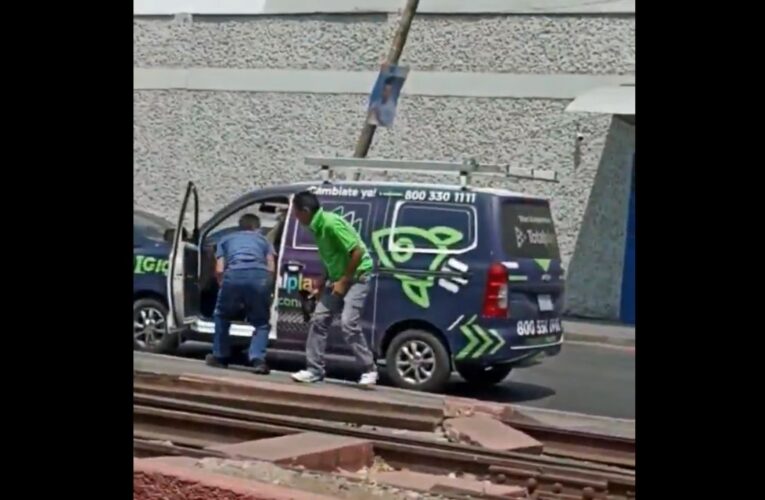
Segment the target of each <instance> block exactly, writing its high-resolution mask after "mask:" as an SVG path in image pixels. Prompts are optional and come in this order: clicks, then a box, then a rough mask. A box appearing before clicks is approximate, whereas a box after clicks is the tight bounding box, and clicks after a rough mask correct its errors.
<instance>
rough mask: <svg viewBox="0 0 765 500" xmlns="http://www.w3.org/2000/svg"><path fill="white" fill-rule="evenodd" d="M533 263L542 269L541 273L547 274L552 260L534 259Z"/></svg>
mask: <svg viewBox="0 0 765 500" xmlns="http://www.w3.org/2000/svg"><path fill="white" fill-rule="evenodd" d="M534 262H536V263H537V265H538V266H539V267H541V268H542V271H544V272H547V271H549V270H550V263H551V262H552V260H550V259H534Z"/></svg>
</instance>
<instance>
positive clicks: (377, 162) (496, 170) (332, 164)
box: [305, 156, 558, 189]
mask: <svg viewBox="0 0 765 500" xmlns="http://www.w3.org/2000/svg"><path fill="white" fill-rule="evenodd" d="M305 164H306V165H313V166H318V167H321V175H322V181H323V182H324V183H325V184H328V183H330V182H332V178H333V177H334V172H335V170H338V169H355V170H356V171H357V172H358V174H360V173H361V172H362V171H364V170H383V171H385V172H387V171H389V170H397V171H405V172H416V173H428V174H433V173H448V174H457V175H459V179H460V187H461V188H462V189H467V187H468V182H469V178H470V176H473V175H479V176H480V175H484V176H496V177H504V178H514V179H530V180H535V181H547V182H558V176H557V174H556V172H555V171H553V170H538V169H533V168H514V167H510V166H509V165H481V164H479V163H478V162H477V161H476V160H474V159H469V160H465V161H464V162H462V163H459V162H448V161H421V160H418V161H415V160H386V159H378V158H342V157H337V158H333V157H318V156H308V157H306V158H305ZM358 178H359V176H357V177H356V179H357V180H358Z"/></svg>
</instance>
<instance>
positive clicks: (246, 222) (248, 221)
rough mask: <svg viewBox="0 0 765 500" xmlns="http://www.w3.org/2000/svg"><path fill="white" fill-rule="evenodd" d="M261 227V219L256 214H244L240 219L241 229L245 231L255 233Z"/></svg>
mask: <svg viewBox="0 0 765 500" xmlns="http://www.w3.org/2000/svg"><path fill="white" fill-rule="evenodd" d="M259 227H260V217H258V216H257V215H255V214H244V215H243V216H241V217H239V229H241V230H243V231H255V230H256V229H258V228H259Z"/></svg>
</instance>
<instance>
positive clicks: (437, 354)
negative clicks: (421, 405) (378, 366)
mask: <svg viewBox="0 0 765 500" xmlns="http://www.w3.org/2000/svg"><path fill="white" fill-rule="evenodd" d="M385 364H386V370H387V374H388V376H389V377H390V379H391V381H392V382H393V383H394V384H395V385H396V386H398V387H402V388H404V389H414V390H418V391H428V392H440V391H441V390H443V389H444V388H445V387H446V383H447V382H448V381H449V376H450V375H451V372H452V368H451V363H450V361H449V352H448V351H447V350H446V347H445V346H444V343H443V342H442V341H441V339H439V338H438V337H437V336H436V335H434V334H432V333H430V332H426V331H424V330H406V331H403V332H401V333H399V334H398V335H396V336H395V337H394V338H393V340H392V341H391V343H390V345H389V346H388V350H387V351H386V355H385Z"/></svg>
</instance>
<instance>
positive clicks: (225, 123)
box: [134, 13, 635, 316]
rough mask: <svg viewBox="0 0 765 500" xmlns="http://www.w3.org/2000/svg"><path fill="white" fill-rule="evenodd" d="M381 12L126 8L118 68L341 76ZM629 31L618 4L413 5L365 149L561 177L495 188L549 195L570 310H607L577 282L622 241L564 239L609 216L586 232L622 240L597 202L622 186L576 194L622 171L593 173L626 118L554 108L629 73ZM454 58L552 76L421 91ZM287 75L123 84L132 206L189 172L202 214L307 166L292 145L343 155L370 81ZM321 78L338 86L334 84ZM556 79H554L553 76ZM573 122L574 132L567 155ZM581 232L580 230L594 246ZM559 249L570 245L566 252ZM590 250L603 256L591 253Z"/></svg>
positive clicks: (167, 200) (608, 206) (167, 208)
mask: <svg viewBox="0 0 765 500" xmlns="http://www.w3.org/2000/svg"><path fill="white" fill-rule="evenodd" d="M397 19H398V15H397V14H395V13H391V14H385V13H374V14H365V15H321V16H318V15H312V16H249V17H204V16H201V17H200V16H196V17H194V18H193V22H190V23H189V22H179V21H174V20H172V19H171V18H167V17H156V18H145V17H144V18H140V17H139V18H136V19H135V20H134V66H135V68H136V74H138V73H139V70H142V69H146V68H155V69H157V70H159V69H168V68H193V69H194V71H202V70H203V69H204V68H220V69H221V71H220V72H218V73H216V74H217V75H218V76H217V77H215V78H217V79H218V80H228V79H229V78H233V77H234V76H235V73H234V70H242V69H252V70H256V69H283V70H345V71H347V72H349V73H346V74H345V75H346V77H345V79H351V78H352V77H353V76H354V75H357V73H356V72H359V71H370V70H374V69H375V68H376V67H377V66H378V64H379V62H380V60H381V59H382V57H383V55H384V53H385V52H386V51H387V46H388V44H389V42H390V38H391V36H392V32H393V29H394V28H395V23H396V22H397ZM634 30H635V23H634V16H621V15H616V16H613V15H610V16H597V15H591V16H584V17H583V16H560V15H554V16H552V15H522V16H506V15H474V16H449V15H420V16H418V17H417V18H416V20H415V22H414V24H413V27H412V32H411V34H410V37H409V41H408V44H407V48H406V50H405V52H404V54H405V55H404V58H403V61H402V62H404V63H406V64H408V65H410V66H411V67H412V68H413V71H414V73H413V76H412V82H411V83H412V84H413V87H412V90H413V91H412V92H410V93H408V94H407V95H406V97H405V98H403V99H402V100H401V101H400V107H399V114H398V116H397V119H396V120H397V122H396V126H395V128H394V129H393V130H391V131H388V130H380V131H378V133H377V135H376V137H375V141H374V143H373V145H372V149H371V152H370V156H376V157H378V156H379V157H390V158H410V159H456V158H462V157H464V156H474V157H476V158H477V159H478V160H479V161H484V162H491V163H497V162H509V163H511V164H513V165H516V166H523V167H535V168H546V169H554V170H556V171H557V172H558V174H559V176H560V179H561V182H560V183H559V184H557V185H551V184H546V183H537V182H521V183H509V184H506V186H507V187H511V188H515V189H522V190H526V191H530V192H532V193H537V194H544V195H547V196H550V197H552V200H553V208H554V214H555V218H556V223H557V226H558V232H559V237H560V243H561V248H562V253H563V258H564V261H565V262H566V264H569V263H570V264H571V266H572V267H571V269H570V276H571V278H572V280H573V281H572V282H571V286H570V288H569V300H570V304H571V305H572V310H573V311H574V312H579V311H582V312H585V311H599V313H598V314H605V315H606V316H608V315H610V316H615V315H614V314H613V307H612V306H611V305H610V304H612V303H615V304H616V305H617V312H618V295H616V296H615V297H614V291H613V288H614V287H613V286H611V285H609V286H608V287H605V288H603V287H602V286H601V285H602V281H603V279H605V278H603V279H601V280H599V281H598V282H597V283H593V282H590V281H589V280H587V279H586V277H587V276H589V275H590V274H592V273H601V274H608V275H609V276H612V275H613V276H617V275H618V278H619V280H620V279H621V260H622V258H623V251H622V253H621V254H618V252H617V251H616V250H614V251H613V252H607V254H606V255H604V254H597V252H595V253H593V250H592V248H590V247H587V246H586V245H584V246H582V245H579V246H577V238H578V237H579V236H580V228H582V227H590V226H593V227H594V226H599V225H600V226H602V225H603V224H611V226H609V228H610V229H608V230H607V231H605V232H602V233H598V235H597V237H596V238H597V239H596V241H598V240H602V239H603V238H605V239H606V240H608V241H606V242H605V243H604V245H606V244H607V245H618V244H620V243H619V242H617V241H616V240H615V239H614V240H613V241H610V239H613V238H616V239H618V237H619V235H621V245H622V249H623V234H624V228H623V227H621V228H619V227H617V226H623V225H624V219H622V220H621V221H617V220H616V219H615V218H612V219H608V218H602V217H600V216H599V215H597V214H601V213H609V214H613V213H617V212H618V211H619V210H621V209H622V208H623V207H624V206H626V198H624V199H621V198H619V196H621V193H622V192H625V193H627V192H628V187H626V188H624V189H621V188H620V189H619V190H617V191H618V192H619V196H615V193H616V191H608V190H606V189H602V188H601V189H599V190H595V191H593V197H592V198H591V197H590V192H591V189H592V188H593V186H594V185H595V186H596V187H597V182H595V180H596V174H597V178H598V179H600V178H601V177H603V176H605V177H603V178H610V179H611V180H610V181H609V182H611V181H613V182H622V181H623V176H616V177H614V176H613V175H612V174H609V173H606V172H607V171H608V170H609V165H610V163H611V162H612V161H613V160H612V157H619V155H620V154H621V149H623V146H618V147H616V146H615V147H613V148H611V147H607V146H606V144H607V139H608V141H609V142H610V141H616V142H617V143H619V144H628V143H629V142H630V140H631V139H630V137H631V135H630V134H632V131H630V130H623V129H621V128H617V127H612V126H611V118H610V117H608V116H601V115H572V114H564V112H563V111H564V109H565V106H566V105H567V104H568V102H570V100H571V99H572V98H573V97H575V95H576V94H577V93H578V92H580V91H581V88H574V87H575V85H574V84H573V83H571V82H575V81H578V82H580V83H581V81H582V78H586V75H595V77H597V78H601V79H608V78H613V77H614V76H619V77H620V78H621V77H624V76H625V75H627V77H629V75H631V73H632V71H633V63H632V61H634V51H635V47H634ZM425 71H432V72H438V73H434V74H435V75H436V76H435V77H434V80H433V81H434V82H436V83H429V84H422V83H420V81H419V80H418V81H417V82H418V85H414V84H415V75H417V74H418V73H421V72H425ZM463 72H481V73H494V74H507V75H508V77H512V76H514V75H529V74H531V75H536V76H534V78H536V79H540V81H542V82H544V81H545V79H548V80H549V81H550V82H553V83H551V84H550V85H548V87H551V88H553V87H554V88H553V89H552V90H550V89H548V90H546V91H545V92H541V93H539V94H533V95H534V96H535V97H537V96H539V97H542V98H535V99H529V98H513V97H514V96H516V95H517V96H528V95H529V94H528V92H527V93H523V92H521V89H520V87H518V86H512V85H511V88H510V90H508V89H506V88H499V87H500V86H501V85H503V84H502V83H501V82H503V81H504V80H502V79H501V78H495V79H493V80H491V82H494V81H496V84H495V83H491V82H490V83H489V84H487V85H486V86H488V87H491V86H492V85H494V86H496V87H497V88H496V89H493V90H492V89H490V88H487V89H482V90H481V91H480V92H475V91H474V90H475V89H474V85H472V84H464V83H463V84H459V85H451V86H449V85H447V87H448V88H450V89H453V90H450V91H448V92H440V93H439V92H435V95H437V97H436V96H434V95H433V94H434V93H433V92H428V91H427V89H424V88H422V87H427V86H433V85H437V82H439V81H442V80H443V81H446V80H449V78H452V79H453V78H456V77H459V76H461V75H462V73H463ZM144 73H145V72H144ZM159 73H161V72H159ZM455 73H457V74H455ZM226 75H229V76H226ZM257 75H260V76H257ZM257 75H256V76H254V77H252V78H251V79H254V80H255V81H254V83H253V82H250V83H248V84H247V85H252V87H247V86H246V85H245V86H244V87H242V88H237V89H236V90H242V89H244V90H247V89H248V88H252V89H256V88H260V87H258V86H259V85H262V84H263V82H262V81H261V80H262V78H264V77H263V76H262V75H261V73H257ZM288 75H293V76H292V77H291V81H292V84H291V87H292V88H291V90H290V91H289V92H262V91H231V90H224V91H221V90H211V89H214V88H225V85H223V87H220V86H216V85H217V84H213V83H210V82H211V78H212V77H209V78H207V80H205V79H202V81H205V82H207V83H206V84H205V83H202V84H196V85H194V86H189V85H177V84H170V82H168V84H167V85H165V86H164V87H163V83H162V79H163V78H165V77H162V76H159V77H158V78H159V80H156V79H155V81H153V83H152V84H151V85H138V84H137V85H136V87H137V88H141V90H135V91H134V115H135V116H134V191H135V195H134V199H135V204H136V205H137V206H141V207H144V208H147V209H151V210H154V211H156V212H158V213H159V214H162V215H166V216H172V217H174V216H175V211H176V210H177V207H178V200H179V198H180V196H181V190H182V187H183V185H184V183H185V182H186V180H188V179H193V180H195V181H197V182H198V183H199V184H200V186H201V187H202V192H201V196H202V200H201V203H202V212H203V214H205V215H210V214H211V213H212V212H213V211H215V210H216V209H217V208H219V207H220V206H221V204H222V203H225V202H227V201H230V200H231V198H232V197H234V196H238V195H240V194H242V193H244V192H245V191H248V190H250V189H252V188H254V187H256V186H260V185H265V184H271V183H277V182H289V181H294V180H298V179H308V178H312V173H311V171H310V170H308V169H306V168H304V167H302V166H301V160H302V158H303V156H305V155H307V154H317V153H318V154H332V155H334V154H336V153H340V154H350V152H352V150H353V145H354V143H355V140H356V138H357V136H358V133H359V130H360V128H361V125H362V121H363V118H364V109H365V103H366V96H365V95H364V93H365V92H366V91H367V90H368V89H369V88H371V84H372V81H371V79H370V80H369V84H368V86H364V85H362V87H361V88H360V89H359V90H358V91H357V90H356V89H351V90H350V91H349V90H346V91H345V92H346V93H342V94H331V93H316V92H315V91H314V90H311V89H312V87H311V83H312V82H311V81H305V80H310V77H309V74H308V73H300V72H299V71H296V72H294V74H293V73H288ZM333 75H334V74H333ZM338 75H339V76H337V78H338V79H343V78H344V77H343V76H342V75H343V74H342V73H339V74H338ZM439 75H440V76H439ZM463 76H464V75H463ZM495 76H496V75H495ZM499 76H501V75H499ZM184 78H185V77H184ZM332 78H335V76H332ZM577 78H579V79H578V80H577ZM185 81H186V83H188V79H186V80H185ZM302 81H305V91H303V92H301V88H303V87H301V83H299V82H302ZM460 81H462V80H460ZM513 81H514V80H513ZM595 81H596V80H593V82H595ZM597 81H600V80H597ZM602 81H606V80H602ZM295 82H298V83H295ZM566 82H569V83H566ZM176 83H177V82H176ZM218 83H226V82H225V81H224V82H218ZM594 84H595V83H593V85H594ZM205 85H208V87H209V89H208V88H207V87H206V86H205ZM337 85H338V88H342V87H343V82H342V81H338V82H337ZM460 85H462V87H460ZM504 85H507V84H506V83H505V84H504ZM567 85H569V86H570V88H560V87H561V86H564V87H565V86H567ZM532 86H534V85H532ZM543 86H544V85H543ZM580 86H581V85H580ZM415 87H417V88H416V89H415ZM265 88H268V86H267V85H266V86H265ZM188 89H193V90H188ZM407 89H408V88H407V87H406V86H405V92H406V91H407ZM516 90H517V93H515V91H516ZM553 90H554V91H553ZM500 91H501V92H500ZM428 94H430V95H428ZM476 94H478V95H479V96H476ZM480 95H489V96H496V95H503V96H505V98H501V99H498V98H495V97H480ZM468 96H469V97H468ZM577 133H581V134H583V136H584V137H585V139H584V141H583V143H582V155H581V162H580V163H579V165H578V167H576V168H575V162H574V144H575V138H576V135H577ZM611 149H613V150H614V151H615V152H614V153H613V154H612V153H609V151H611ZM604 150H605V152H606V154H605V155H604ZM609 176H611V177H609ZM596 193H597V194H596ZM617 198H618V199H617ZM588 202H589V205H590V206H591V207H598V208H597V209H595V208H592V209H591V210H590V211H588V214H589V213H590V212H592V214H593V215H592V217H593V218H595V219H597V220H599V222H597V223H594V222H587V221H584V222H585V223H584V224H583V218H584V217H585V208H586V207H587V206H588ZM588 217H590V216H589V215H588ZM598 217H600V219H598ZM596 232H597V231H596ZM596 241H594V242H591V243H590V244H591V245H595V246H598V243H597V242H596ZM614 248H615V247H614ZM575 249H576V251H577V254H580V253H581V256H579V255H577V257H576V258H572V257H573V256H574V251H575ZM588 255H590V256H591V257H588ZM604 256H605V257H607V258H608V259H610V260H608V261H607V262H604V261H602V260H593V258H592V257H597V258H603V257H604ZM615 279H616V278H615V277H614V278H613V280H615ZM614 301H615V302H614ZM604 304H605V305H604Z"/></svg>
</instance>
